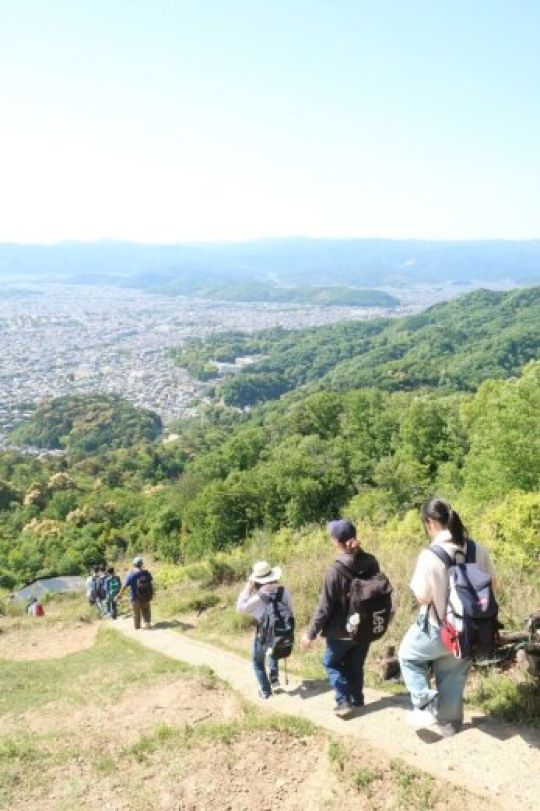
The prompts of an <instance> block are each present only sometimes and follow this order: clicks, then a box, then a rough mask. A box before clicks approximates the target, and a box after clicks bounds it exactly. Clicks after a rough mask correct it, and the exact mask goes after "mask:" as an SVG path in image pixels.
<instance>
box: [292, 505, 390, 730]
mask: <svg viewBox="0 0 540 811" xmlns="http://www.w3.org/2000/svg"><path fill="white" fill-rule="evenodd" d="M328 531H329V533H330V536H331V538H332V541H333V543H334V546H335V547H336V550H337V552H338V556H337V558H336V562H337V563H339V564H341V565H343V566H345V567H346V568H347V569H348V570H349V572H351V574H353V575H354V576H356V577H366V578H369V577H373V575H376V574H378V572H379V571H380V569H379V564H378V562H377V559H376V558H375V557H373V555H369V554H368V553H367V552H364V551H363V550H362V549H361V548H360V543H359V541H358V540H357V537H356V527H355V526H354V524H353V523H352V522H351V521H349V520H347V519H339V520H337V521H331V522H330V523H329V524H328ZM349 589H350V579H349V578H347V576H346V575H345V574H344V573H343V572H342V571H341V569H340V567H339V566H336V563H333V564H332V565H331V566H329V567H328V569H327V570H326V572H325V575H324V582H323V586H322V590H321V593H320V597H319V604H318V606H317V609H316V611H315V614H314V615H313V619H312V620H311V623H310V625H309V626H308V629H307V631H306V632H305V634H304V636H303V638H302V645H303V646H304V647H309V646H310V645H311V644H312V643H313V641H314V640H315V638H316V637H317V635H318V634H321V635H322V636H323V637H325V638H326V651H325V653H324V657H323V664H324V668H325V670H326V673H327V675H328V680H329V681H330V684H331V686H332V687H333V689H334V692H335V696H336V706H335V707H334V712H335V714H336V715H337V716H339V717H340V718H346V717H347V716H348V715H350V714H351V713H353V712H354V711H355V709H357V708H359V707H362V706H363V704H364V662H365V660H366V656H367V653H368V650H369V642H363V641H356V640H354V639H353V638H352V635H351V634H350V633H349V631H348V630H347V619H348V593H349Z"/></svg>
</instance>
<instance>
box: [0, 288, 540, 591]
mask: <svg viewBox="0 0 540 811" xmlns="http://www.w3.org/2000/svg"><path fill="white" fill-rule="evenodd" d="M537 307H538V290H530V291H521V292H519V293H518V292H515V293H511V294H485V293H481V294H475V295H474V296H473V297H470V298H469V299H468V300H466V303H465V304H462V306H461V307H460V304H459V302H453V303H452V304H450V305H446V306H445V308H443V309H442V310H441V309H438V308H434V309H433V310H432V311H430V312H428V313H426V314H425V315H422V316H418V317H416V318H415V319H413V320H411V319H403V321H402V322H399V321H395V322H392V323H390V324H388V323H387V322H382V324H381V323H380V322H367V323H365V324H359V325H342V326H341V327H340V328H336V329H340V330H341V332H340V333H333V334H334V336H335V335H336V334H340V335H341V336H342V341H341V344H339V343H338V342H337V341H335V340H333V341H332V342H330V341H329V340H328V337H329V335H330V334H332V333H331V332H329V330H328V328H323V329H321V330H318V331H317V330H311V331H309V333H308V334H303V335H302V334H300V335H298V334H297V333H293V334H289V333H275V334H274V335H272V336H269V335H268V334H266V335H263V336H262V337H260V336H259V337H258V336H255V337H254V338H250V339H248V340H249V341H251V342H252V343H251V344H250V346H256V347H257V350H258V351H261V347H262V345H264V342H269V341H271V340H277V342H278V343H279V342H281V347H282V350H281V355H282V356H284V355H286V353H287V352H289V356H288V357H289V358H292V356H293V355H294V352H295V347H298V348H299V353H300V357H302V358H303V361H302V363H300V361H298V364H297V366H296V367H295V368H296V369H297V370H298V371H295V372H294V374H293V376H292V379H294V380H297V379H298V377H299V376H300V378H301V379H302V382H303V380H304V379H305V376H306V372H307V373H308V374H309V375H310V374H311V372H310V371H309V366H310V361H309V360H308V359H309V357H311V358H313V359H314V360H315V364H316V363H319V375H322V374H323V373H324V372H326V371H328V369H330V368H332V371H331V375H333V376H334V383H333V384H332V385H335V390H332V388H331V387H330V386H327V384H326V382H325V380H326V381H329V380H332V378H328V377H327V378H326V379H321V380H319V379H318V378H317V377H314V378H313V383H315V384H316V385H317V386H319V387H320V388H321V390H319V391H317V390H312V389H307V390H305V391H298V390H297V391H295V392H291V393H290V394H288V395H286V396H284V397H282V398H281V399H280V400H278V401H276V402H270V403H265V404H263V405H260V406H258V407H257V408H255V409H254V410H253V411H252V412H251V413H242V412H240V411H238V410H237V409H231V408H228V407H227V406H224V405H222V404H221V405H214V406H211V407H208V408H207V409H206V411H201V413H200V414H199V416H198V417H197V418H196V419H192V420H188V421H185V422H183V423H182V424H181V425H180V426H179V433H180V436H179V439H178V440H177V441H176V442H174V443H171V444H162V443H156V442H149V441H144V440H147V439H152V438H153V437H154V436H155V434H156V432H157V429H158V425H157V423H156V420H155V419H153V418H152V417H151V415H148V414H144V413H143V414H142V415H139V416H138V417H137V418H135V415H133V413H132V411H131V407H128V406H125V409H124V405H121V404H120V402H119V403H117V405H118V408H119V410H118V411H116V412H115V414H116V418H115V419H114V420H112V423H113V425H112V426H109V428H107V427H106V426H102V425H101V424H100V421H99V419H98V415H99V413H102V412H104V411H106V410H107V407H106V404H104V403H101V406H102V409H101V412H100V409H99V408H98V404H97V402H96V398H94V397H91V398H89V399H88V401H87V402H88V412H87V413H86V416H85V402H86V401H85V398H77V399H76V400H75V401H73V400H69V402H66V401H64V400H60V401H56V403H55V402H54V401H53V402H52V403H49V404H46V405H45V406H44V409H41V410H40V411H38V412H37V413H36V416H34V417H33V418H32V420H31V422H30V425H29V426H26V427H24V426H23V427H22V428H21V429H19V431H18V434H19V436H22V435H25V436H27V437H29V438H31V441H33V442H35V441H36V436H41V435H46V436H47V437H48V440H47V441H49V442H50V443H52V444H53V445H54V444H56V445H57V446H60V447H64V448H66V449H67V451H68V453H67V455H66V456H64V457H61V458H46V459H45V460H38V459H36V458H32V457H28V456H24V455H21V454H15V453H13V452H10V453H4V454H1V455H0V560H1V564H0V567H1V572H0V577H1V581H0V582H1V583H2V584H3V585H4V586H6V587H12V586H13V585H15V584H16V583H18V582H21V581H24V580H27V579H29V578H31V577H34V576H36V575H37V574H40V573H49V572H53V571H62V572H76V571H82V570H84V569H85V568H86V567H88V566H89V565H90V564H92V563H94V562H96V561H99V560H102V559H104V558H107V559H108V560H114V559H116V558H117V557H119V556H122V555H124V554H125V553H126V552H129V551H134V550H140V549H144V550H150V551H152V552H153V553H154V554H155V555H156V556H157V557H158V558H161V559H163V560H172V561H179V560H181V561H189V560H200V559H201V557H202V556H204V555H207V554H210V553H213V552H215V551H216V550H221V549H226V548H230V547H234V546H235V545H237V544H239V543H242V542H243V541H245V539H246V538H247V537H248V536H249V535H250V533H251V532H252V531H254V530H256V529H258V528H267V529H269V530H277V529H280V528H282V527H291V528H297V527H301V526H303V525H305V524H309V523H319V522H321V521H324V520H326V519H328V518H330V517H332V516H335V515H337V514H338V513H340V512H343V511H348V510H349V511H353V512H354V514H355V515H360V516H361V517H362V519H363V520H364V521H366V522H369V523H371V524H372V525H373V526H381V525H383V524H388V522H393V521H395V520H396V519H399V518H400V517H403V516H405V515H406V514H407V511H408V510H410V509H415V508H416V507H417V506H418V505H419V504H420V503H421V502H422V501H423V500H424V499H425V498H426V497H427V496H429V495H431V494H433V493H435V492H437V493H440V494H441V495H444V496H446V497H448V498H450V499H452V500H453V501H455V502H456V503H457V504H458V506H459V507H460V509H463V510H464V513H465V515H468V516H469V517H471V518H472V522H473V529H474V530H475V531H476V530H480V531H481V535H482V538H483V539H485V540H486V541H487V542H489V543H490V544H491V546H492V548H493V549H494V552H495V554H496V556H497V557H498V558H499V559H503V558H506V559H508V560H510V561H512V566H518V567H525V568H534V566H535V565H537V561H538V555H539V551H540V549H539V541H538V538H539V534H540V533H539V530H540V526H539V524H540V493H539V492H538V491H539V489H540V488H539V484H540V431H538V414H539V413H540V362H538V361H536V362H535V361H531V362H529V363H528V364H527V365H526V366H525V368H524V369H523V370H522V372H521V373H520V372H519V368H520V366H521V364H522V363H523V361H524V360H526V359H528V358H530V357H531V356H533V355H535V354H536V353H537V351H538V333H537V324H538V322H536V324H535V323H533V313H534V312H535V309H534V308H537ZM464 312H466V315H464V314H463V313H464ZM444 319H447V320H446V321H445V320H444ZM451 323H453V330H452V331H451V330H450V329H448V330H447V331H448V332H449V333H451V334H450V335H449V337H448V340H449V341H450V343H451V344H452V345H453V346H454V347H455V351H454V352H452V353H451V352H450V350H448V354H447V356H446V357H447V367H446V368H447V369H450V368H453V369H455V371H454V372H453V377H452V380H453V383H452V385H450V384H449V385H444V386H437V385H436V383H437V381H436V380H435V376H436V374H435V373H436V364H435V361H434V360H433V358H434V357H435V356H436V353H439V354H438V357H439V363H440V358H441V357H442V355H443V347H442V344H441V342H442V341H443V338H444V334H445V330H444V329H443V326H441V325H444V324H447V325H449V324H451ZM488 324H491V325H492V326H493V329H492V330H491V332H488V329H487V325H488ZM355 329H358V330H359V333H363V337H362V339H359V340H365V341H367V342H369V341H370V340H371V339H372V338H375V339H380V343H379V344H378V349H377V350H375V349H373V350H371V352H372V353H373V354H370V353H369V352H360V353H359V354H358V356H357V357H354V356H352V357H351V358H350V360H349V361H346V364H348V365H346V366H343V365H341V366H340V365H339V364H336V362H335V359H336V357H338V356H340V354H341V355H343V354H345V352H346V351H349V349H348V348H349V346H350V344H351V342H352V337H351V336H352V335H353V333H354V330H355ZM349 331H351V332H349ZM383 333H386V335H387V339H386V342H383V340H382V335H383ZM347 335H348V336H349V338H348V339H346V338H345V336H347ZM510 336H513V338H511V337H510ZM318 339H320V340H318ZM217 340H219V339H217ZM227 340H228V341H233V342H234V341H237V340H238V341H240V343H241V342H242V341H243V339H241V338H237V337H235V338H234V339H232V338H230V337H229V338H227ZM257 341H260V342H261V343H260V344H257ZM286 342H289V348H288V349H286V347H285V343H286ZM309 342H310V343H311V346H312V351H311V355H309V353H307V354H306V352H307V349H306V347H307V346H308V343H309ZM357 345H358V344H357ZM397 346H403V347H405V349H404V351H403V352H402V353H401V355H400V358H401V359H402V360H404V362H405V366H404V367H403V368H404V370H405V371H404V373H403V374H404V377H402V378H401V381H400V378H399V376H396V375H390V374H389V373H388V372H389V369H390V368H393V367H392V363H394V362H399V361H394V360H391V359H389V358H388V356H387V351H388V352H390V353H392V352H393V351H395V348H396V347H397ZM323 347H325V351H327V352H328V353H329V357H330V358H331V361H329V362H328V363H324V362H322V361H321V357H322V352H323ZM392 347H394V349H392ZM231 351H234V354H236V353H237V351H238V349H237V346H236V344H235V345H234V346H233V347H232V348H231ZM377 352H378V353H379V354H377ZM459 353H461V354H460V355H459ZM458 355H459V358H460V359H459V360H458ZM368 356H369V357H370V358H371V361H372V362H373V367H372V368H373V374H372V376H371V377H370V376H369V372H368V370H369V368H370V366H369V365H368V364H366V361H365V359H366V357H368ZM274 357H276V358H277V352H276V353H275V355H274ZM377 357H378V358H379V360H380V363H379V364H378V365H377V364H376V363H375V359H376V358H377ZM422 358H424V362H422ZM467 358H469V361H470V363H469V365H467ZM430 359H432V363H431V365H430V364H429V360H430ZM413 360H414V364H415V365H413ZM284 363H285V362H284ZM355 363H358V364H359V368H360V369H361V370H362V374H360V371H359V370H358V369H355V368H354V364H355ZM424 367H425V368H426V369H427V371H426V372H425V373H424V375H423V378H422V380H421V381H418V386H419V387H418V388H415V384H414V381H415V376H416V377H418V376H419V372H420V371H421V370H423V369H424ZM283 368H284V369H285V368H287V367H286V366H283ZM302 369H304V372H302ZM459 369H461V372H460V373H458V370H459ZM344 370H345V371H344ZM347 370H348V371H347ZM414 370H416V371H414ZM338 372H340V373H342V374H343V375H344V377H343V379H342V382H341V383H340V381H339V376H338ZM466 372H467V374H466ZM261 373H262V372H261ZM302 375H303V377H302ZM362 375H363V376H362ZM439 376H440V370H439ZM485 378H491V379H487V380H486V379H485ZM496 378H500V379H496ZM502 378H507V379H502ZM446 379H448V376H447V377H446ZM355 381H357V382H355ZM389 381H391V385H389ZM481 381H484V382H481ZM367 382H370V385H369V386H367V385H366V384H367ZM400 382H401V385H399V383H400ZM475 382H476V383H480V386H479V388H478V389H477V390H475V391H473V389H474V388H475ZM338 384H339V385H338ZM429 384H431V387H430V386H429ZM323 386H324V390H322V388H323ZM400 388H401V389H402V390H396V389H400ZM459 389H461V390H459ZM75 405H76V409H75V410H76V416H75V413H74V411H73V408H75ZM109 422H110V421H109ZM85 426H90V429H89V431H88V432H85ZM102 429H103V431H104V433H102ZM147 429H148V430H150V435H148V434H146V433H145V432H146V430H147ZM109 430H112V431H113V432H114V433H113V434H109V433H108V432H109ZM24 431H26V432H27V433H26V434H24V433H23V432H24ZM39 431H41V432H42V434H39ZM36 432H37V433H36ZM100 437H101V439H104V441H101V439H100ZM141 440H142V441H141ZM123 444H126V445H128V444H129V447H119V446H120V445H123ZM115 445H116V447H115Z"/></svg>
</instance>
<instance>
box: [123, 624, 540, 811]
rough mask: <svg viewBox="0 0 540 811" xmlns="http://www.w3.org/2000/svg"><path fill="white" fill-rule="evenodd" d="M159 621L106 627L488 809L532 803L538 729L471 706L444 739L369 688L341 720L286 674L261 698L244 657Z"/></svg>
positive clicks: (327, 697)
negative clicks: (278, 688)
mask: <svg viewBox="0 0 540 811" xmlns="http://www.w3.org/2000/svg"><path fill="white" fill-rule="evenodd" d="M165 625H166V623H162V624H161V627H160V624H159V623H158V625H157V626H156V627H155V628H153V629H152V630H151V631H135V630H134V628H133V625H132V623H131V621H130V620H128V619H119V620H117V621H116V622H115V623H114V624H113V627H114V628H116V629H118V630H119V631H121V632H122V633H123V634H125V635H126V636H127V637H129V638H130V639H134V640H136V641H137V642H139V643H140V644H142V645H145V646H146V647H148V648H151V649H153V650H155V651H159V652H160V653H163V654H165V655H166V656H170V657H172V658H173V659H178V660H181V661H183V662H187V663H189V664H191V665H195V666H202V665H205V666H207V667H210V668H211V669H212V670H213V671H214V672H215V673H216V675H217V676H218V677H220V678H222V679H224V680H225V681H226V682H228V683H229V684H230V685H231V687H232V688H233V689H234V690H236V691H238V692H239V693H241V694H242V695H243V696H244V697H246V698H248V699H252V700H254V701H257V703H258V706H259V707H260V708H261V709H262V710H275V711H277V712H281V713H285V714H288V715H295V716H300V717H302V718H306V719H308V720H309V721H312V722H313V723H315V724H317V725H318V726H320V727H322V728H324V729H325V730H328V731H330V732H332V733H334V734H338V735H347V736H348V738H349V739H350V738H355V739H358V746H359V747H360V748H362V747H366V746H367V747H369V748H370V749H372V750H373V749H376V750H379V751H380V752H381V756H384V758H385V759H386V758H388V757H390V758H394V757H395V758H401V759H402V760H403V761H405V762H406V763H408V764H409V765H411V766H413V767H415V768H417V769H420V770H422V771H425V772H427V773H429V774H431V775H433V776H434V777H435V778H438V779H445V780H447V781H449V782H450V783H455V784H456V785H458V786H460V787H461V788H464V789H467V790H468V791H471V792H472V793H473V794H477V795H481V796H484V797H488V798H489V799H490V800H491V801H492V805H493V808H494V809H496V808H501V809H516V811H517V809H521V810H522V811H523V810H524V809H527V811H529V810H532V809H533V808H534V809H536V808H538V803H539V797H540V731H537V730H534V729H532V728H530V727H527V726H521V725H518V724H509V723H505V722H501V721H495V720H493V719H491V718H488V717H487V716H485V715H482V713H480V712H479V711H473V712H469V713H467V714H466V720H465V726H464V729H463V731H462V732H461V733H460V734H459V735H456V736H454V737H452V738H440V737H438V736H436V735H435V734H434V733H433V732H429V731H427V730H425V731H423V732H415V730H414V729H412V728H411V727H410V726H408V725H407V723H406V720H405V718H406V711H407V710H408V709H409V702H408V698H407V697H406V696H403V695H392V694H390V693H384V692H381V691H377V690H371V689H366V690H365V695H366V706H365V707H364V709H363V711H362V712H361V714H359V715H357V716H355V717H353V718H351V719H349V720H346V721H344V720H341V719H339V718H336V717H335V716H334V714H333V712H332V706H333V703H334V702H333V695H332V693H331V692H330V690H329V687H328V685H327V684H326V683H325V682H314V681H301V680H300V679H298V678H297V677H292V676H289V684H288V685H287V686H285V685H284V691H283V692H282V693H280V694H277V695H275V696H273V697H272V698H271V699H270V700H269V701H262V700H260V699H259V698H258V697H257V690H256V684H255V678H254V675H253V672H252V668H251V664H250V662H249V661H248V660H246V659H243V658H242V657H241V656H238V655H237V654H234V653H230V652H228V651H225V650H222V649H220V648H217V647H214V646H213V645H209V644H207V643H205V642H200V641H199V640H195V639H192V638H191V637H188V636H186V635H185V634H182V633H179V632H178V631H176V630H172V629H171V628H167V627H163V626H165ZM282 681H283V679H282Z"/></svg>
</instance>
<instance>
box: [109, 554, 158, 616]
mask: <svg viewBox="0 0 540 811" xmlns="http://www.w3.org/2000/svg"><path fill="white" fill-rule="evenodd" d="M128 588H129V590H130V598H131V606H132V609H133V624H134V626H135V630H136V631H138V630H139V629H140V627H141V617H142V620H143V622H144V628H145V630H149V629H150V628H151V624H150V623H151V621H152V614H151V608H150V602H151V600H152V598H153V596H154V584H153V580H152V575H151V574H150V572H149V571H148V570H147V569H144V568H143V559H142V557H141V555H137V556H136V557H134V558H133V568H132V569H131V571H130V572H129V573H128V576H127V577H126V582H125V583H124V585H123V586H122V588H121V589H120V591H119V592H118V596H117V598H116V599H117V600H119V599H120V597H121V596H122V595H123V593H124V591H125V590H126V589H128Z"/></svg>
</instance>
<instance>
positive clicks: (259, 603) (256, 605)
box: [236, 560, 293, 699]
mask: <svg viewBox="0 0 540 811" xmlns="http://www.w3.org/2000/svg"><path fill="white" fill-rule="evenodd" d="M280 579H281V569H280V568H279V566H274V567H273V568H272V566H270V564H269V563H267V562H266V561H265V560H263V561H259V562H258V563H255V564H254V566H253V570H252V572H251V575H250V576H249V579H248V581H247V583H246V585H245V586H244V588H243V590H242V592H241V594H240V596H239V597H238V600H237V603H236V610H237V611H239V612H240V613H241V614H247V615H248V616H250V617H253V619H254V620H255V622H256V624H257V627H256V629H255V638H254V640H253V660H252V661H253V670H254V672H255V676H256V678H257V682H258V684H259V695H260V696H261V698H264V699H266V698H270V696H271V695H272V692H276V691H277V690H278V689H279V667H278V662H277V660H276V659H274V658H273V657H272V656H268V668H269V671H270V673H269V674H268V673H267V672H266V662H265V658H266V647H265V645H264V643H263V642H262V641H261V640H260V638H259V634H258V627H259V623H260V622H261V620H262V619H263V616H264V613H265V608H266V604H267V603H266V602H265V601H264V600H263V599H262V598H261V597H260V593H261V592H263V594H266V595H268V596H270V597H276V596H279V595H278V589H281V595H280V597H279V600H280V602H282V603H283V604H284V605H285V606H286V607H287V608H288V609H289V611H290V613H291V614H292V613H293V606H292V599H291V595H290V593H289V590H288V589H286V588H284V587H282V586H280V585H279V580H280ZM269 676H270V677H269Z"/></svg>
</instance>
